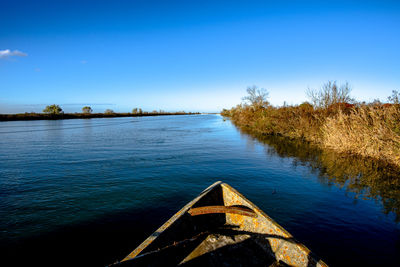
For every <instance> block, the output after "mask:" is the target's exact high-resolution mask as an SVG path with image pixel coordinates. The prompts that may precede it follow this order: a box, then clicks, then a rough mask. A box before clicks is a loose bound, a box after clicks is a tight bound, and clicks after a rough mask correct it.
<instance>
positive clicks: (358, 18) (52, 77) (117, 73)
mask: <svg viewBox="0 0 400 267" xmlns="http://www.w3.org/2000/svg"><path fill="white" fill-rule="evenodd" d="M0 23H1V24H0V25H1V27H0V113H15V112H30V111H41V110H42V109H43V108H44V106H45V105H47V104H52V103H56V104H60V105H61V107H62V108H63V109H64V110H65V111H67V112H76V111H80V109H81V107H82V106H83V105H87V104H89V105H91V106H92V107H93V109H94V111H98V112H102V111H104V109H106V108H112V109H113V110H115V111H131V110H132V108H134V107H141V108H143V109H144V110H153V109H157V110H158V109H163V110H168V111H175V110H185V111H211V112H212V111H219V110H221V109H222V108H230V107H232V106H234V105H236V104H238V103H240V102H241V98H242V97H243V96H244V95H245V93H246V92H245V90H246V87H247V86H251V85H257V86H259V87H263V88H266V89H268V90H269V92H270V101H271V102H272V104H274V105H282V104H283V102H284V101H286V102H287V103H289V104H299V103H301V102H302V101H305V100H306V94H305V91H306V89H307V88H308V87H310V88H318V87H320V86H321V85H322V84H323V83H324V82H326V81H328V80H336V81H338V82H339V83H342V82H346V81H348V82H349V83H350V85H351V86H352V88H353V91H352V95H353V96H354V97H355V98H356V99H358V100H366V101H370V100H373V99H375V98H380V99H381V100H385V99H386V98H387V96H389V95H390V94H391V91H392V90H400V49H399V48H400V2H399V1H232V0H231V1H206V0H202V1H195V0H193V1H188V0H187V1H151V0H147V1H145V0H143V1H133V0H132V1H121V0H114V1H99V0H98V1H85V2H83V1H74V0H72V1H71V0H70V1H55V0H53V1H18V0H12V1H8V0H6V1H4V0H2V1H1V8H0Z"/></svg>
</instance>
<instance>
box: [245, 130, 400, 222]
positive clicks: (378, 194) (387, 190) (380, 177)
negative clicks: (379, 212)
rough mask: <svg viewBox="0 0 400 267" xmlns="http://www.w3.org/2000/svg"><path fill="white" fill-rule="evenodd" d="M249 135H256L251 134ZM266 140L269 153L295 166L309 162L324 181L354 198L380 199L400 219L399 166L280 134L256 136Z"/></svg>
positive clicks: (259, 139)
mask: <svg viewBox="0 0 400 267" xmlns="http://www.w3.org/2000/svg"><path fill="white" fill-rule="evenodd" d="M252 136H255V135H254V134H252ZM255 137H256V138H257V140H258V141H260V142H262V143H264V144H267V145H268V146H267V147H266V152H267V154H269V155H278V156H280V157H291V158H293V164H294V165H295V166H297V165H302V166H308V167H310V168H311V170H312V171H313V172H314V173H316V174H318V177H319V181H320V182H321V183H323V184H333V185H336V186H339V187H341V188H344V189H345V190H347V191H349V192H353V193H355V194H356V195H355V197H356V198H369V199H374V200H377V201H380V202H382V204H383V208H384V210H383V212H384V213H385V214H388V213H389V212H393V213H394V214H395V215H396V221H400V169H399V168H397V167H395V166H393V165H390V164H388V163H385V162H381V161H377V160H373V159H366V158H362V157H357V156H350V155H344V154H338V153H335V152H332V151H327V150H321V149H319V148H317V147H316V146H314V145H311V144H308V143H305V142H302V141H298V140H290V139H288V138H285V137H279V136H255Z"/></svg>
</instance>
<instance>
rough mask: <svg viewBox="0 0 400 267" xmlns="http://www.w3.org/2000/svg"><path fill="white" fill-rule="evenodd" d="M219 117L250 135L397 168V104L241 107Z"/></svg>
mask: <svg viewBox="0 0 400 267" xmlns="http://www.w3.org/2000/svg"><path fill="white" fill-rule="evenodd" d="M221 114H222V115H223V116H225V117H229V118H230V119H231V121H232V122H233V123H234V124H235V125H236V126H238V127H239V128H241V129H244V130H246V132H248V133H250V134H255V135H260V134H261V135H277V136H284V137H288V138H291V139H298V140H302V141H306V142H310V143H313V144H315V145H318V146H319V147H320V148H323V149H331V150H334V151H337V152H340V153H347V154H351V155H360V156H363V157H368V158H374V159H378V160H381V161H386V162H388V163H391V164H394V165H396V166H400V105H399V104H376V103H375V104H374V103H369V104H366V103H354V104H348V103H336V104H334V105H330V106H329V107H326V108H314V107H313V105H311V104H309V103H303V104H301V105H297V106H283V107H274V106H271V105H269V104H267V105H247V104H241V105H238V106H236V107H234V108H232V109H230V110H223V111H222V112H221Z"/></svg>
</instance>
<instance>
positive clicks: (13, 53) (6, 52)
mask: <svg viewBox="0 0 400 267" xmlns="http://www.w3.org/2000/svg"><path fill="white" fill-rule="evenodd" d="M27 55H28V54H26V53H24V52H21V51H19V50H14V51H11V50H10V49H5V50H0V59H4V58H8V57H26V56H27Z"/></svg>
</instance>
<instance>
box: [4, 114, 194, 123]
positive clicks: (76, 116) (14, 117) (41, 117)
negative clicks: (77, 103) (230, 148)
mask: <svg viewBox="0 0 400 267" xmlns="http://www.w3.org/2000/svg"><path fill="white" fill-rule="evenodd" d="M195 114H200V113H199V112H143V113H137V114H134V113H60V114H46V113H20V114H0V121H25V120H26V121H28V120H65V119H91V118H116V117H145V116H168V115H195Z"/></svg>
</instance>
